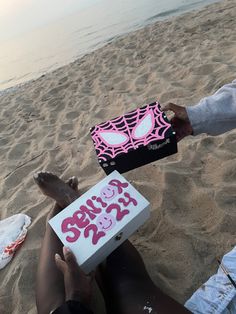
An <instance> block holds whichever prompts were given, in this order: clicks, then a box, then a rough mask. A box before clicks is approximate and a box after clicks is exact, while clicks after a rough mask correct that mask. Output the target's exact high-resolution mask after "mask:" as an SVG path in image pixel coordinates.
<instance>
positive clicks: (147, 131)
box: [90, 102, 177, 174]
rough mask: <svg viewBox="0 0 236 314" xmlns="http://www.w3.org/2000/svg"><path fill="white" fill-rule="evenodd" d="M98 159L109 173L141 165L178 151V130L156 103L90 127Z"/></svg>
mask: <svg viewBox="0 0 236 314" xmlns="http://www.w3.org/2000/svg"><path fill="white" fill-rule="evenodd" d="M90 132H91V136H92V139H93V142H94V146H95V149H96V153H97V156H98V161H99V163H100V165H101V166H102V168H103V169H104V171H105V172H106V174H109V173H111V172H112V171H114V170H117V171H118V172H120V173H123V172H126V171H129V170H132V169H135V168H138V167H140V166H143V165H146V164H148V163H150V162H153V161H155V160H158V159H161V158H164V157H166V156H169V155H172V154H175V153H176V152H177V142H176V136H175V132H174V130H173V128H172V126H171V124H170V122H169V121H168V119H167V117H166V115H165V113H164V112H163V111H161V107H160V104H159V103H158V102H154V103H152V104H149V105H146V106H144V107H142V108H138V109H136V110H133V111H131V112H129V113H126V114H125V115H123V116H119V117H117V118H114V119H111V120H109V121H106V122H103V123H101V124H98V125H96V126H94V127H92V128H91V130H90Z"/></svg>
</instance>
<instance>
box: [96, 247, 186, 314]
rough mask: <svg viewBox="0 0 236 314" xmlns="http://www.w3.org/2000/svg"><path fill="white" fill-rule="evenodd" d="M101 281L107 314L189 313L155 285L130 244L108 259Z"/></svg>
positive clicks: (120, 248) (117, 250)
mask: <svg viewBox="0 0 236 314" xmlns="http://www.w3.org/2000/svg"><path fill="white" fill-rule="evenodd" d="M100 279H102V281H103V292H104V286H105V295H104V298H105V302H106V305H107V310H108V313H109V314H130V313H135V314H139V313H140V314H141V313H142V314H143V313H152V314H157V313H158V314H173V313H178V314H182V313H190V312H189V311H188V310H187V309H185V308H184V307H183V306H182V305H180V304H179V303H177V302H176V301H175V300H173V299H172V298H170V297H169V296H167V295H165V294H164V293H163V292H162V291H161V290H160V289H159V288H158V287H156V286H155V284H154V283H153V282H152V280H151V278H150V277H149V275H148V273H147V271H146V269H145V265H144V263H143V260H142V258H141V256H140V254H139V253H138V251H137V250H136V249H135V248H134V246H133V245H132V244H131V243H130V242H129V241H125V242H124V243H123V244H122V245H121V246H120V247H119V248H118V249H116V250H115V251H114V252H113V253H112V254H111V255H110V256H109V257H108V258H107V263H106V266H105V268H104V269H103V271H102V272H101V274H100Z"/></svg>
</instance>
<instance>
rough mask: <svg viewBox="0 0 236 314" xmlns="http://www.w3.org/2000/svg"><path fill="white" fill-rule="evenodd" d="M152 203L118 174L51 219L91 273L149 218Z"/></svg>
mask: <svg viewBox="0 0 236 314" xmlns="http://www.w3.org/2000/svg"><path fill="white" fill-rule="evenodd" d="M149 215H150V212H149V202H148V201H147V200H146V199H145V198H144V197H143V196H142V195H141V194H140V193H139V192H138V191H137V190H136V189H135V188H134V187H133V186H132V185H131V184H130V183H129V182H128V181H127V180H126V179H125V178H124V177H123V176H121V175H120V174H119V173H118V172H117V171H113V172H112V173H111V174H110V175H108V176H107V177H106V178H105V179H103V180H102V181H100V182H99V183H97V184H96V185H95V186H94V187H92V188H91V189H90V190H89V191H87V192H86V193H85V194H83V195H82V196H80V197H79V198H78V199H77V200H75V201H74V202H73V203H71V204H70V205H69V206H68V207H66V208H65V209H64V210H62V211H61V212H60V213H59V214H58V215H56V216H55V217H53V218H52V219H50V220H49V224H50V225H51V227H52V228H53V229H54V231H55V232H56V234H57V235H58V237H59V238H60V240H61V241H62V242H63V244H64V245H65V246H66V247H69V248H70V249H71V250H72V252H73V253H74V254H75V256H76V259H77V262H78V264H79V265H80V266H81V268H82V269H83V270H84V272H86V273H89V272H90V271H92V270H93V269H95V267H96V266H97V265H98V264H99V263H101V262H102V261H103V260H104V259H105V258H106V257H107V256H108V255H109V254H110V253H111V252H112V251H114V250H115V249H116V248H117V247H118V246H119V245H120V244H121V243H122V242H124V241H125V240H126V239H128V238H129V236H130V235H131V234H132V233H134V232H135V231H136V230H137V229H138V228H139V227H140V226H141V225H142V224H143V223H144V222H145V221H146V220H147V219H148V218H149Z"/></svg>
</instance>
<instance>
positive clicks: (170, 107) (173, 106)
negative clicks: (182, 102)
mask: <svg viewBox="0 0 236 314" xmlns="http://www.w3.org/2000/svg"><path fill="white" fill-rule="evenodd" d="M180 108H181V107H180V106H178V105H176V104H173V103H172V102H168V103H167V104H164V105H163V106H161V109H162V110H163V111H169V110H170V111H173V112H174V113H178V112H179V110H180Z"/></svg>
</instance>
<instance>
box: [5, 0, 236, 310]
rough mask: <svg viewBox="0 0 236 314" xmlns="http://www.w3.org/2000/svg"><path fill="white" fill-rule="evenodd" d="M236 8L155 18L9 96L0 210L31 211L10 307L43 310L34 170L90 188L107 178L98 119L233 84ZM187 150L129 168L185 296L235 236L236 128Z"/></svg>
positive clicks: (192, 140) (163, 280) (170, 282)
mask: <svg viewBox="0 0 236 314" xmlns="http://www.w3.org/2000/svg"><path fill="white" fill-rule="evenodd" d="M235 16H236V6H235V1H234V0H226V1H222V2H220V3H217V4H213V5H210V6H208V7H205V8H204V9H202V10H201V11H194V12H191V13H187V14H184V15H182V16H179V17H173V18H171V19H169V20H167V21H162V22H157V23H155V24H153V25H150V26H148V27H145V28H144V29H141V30H139V31H136V32H134V33H130V34H128V35H127V36H125V37H122V38H121V39H118V40H116V41H115V42H113V43H110V44H108V45H106V46H105V47H103V48H101V49H99V50H97V51H95V52H93V53H91V54H89V55H87V56H85V57H83V58H82V59H80V60H78V61H76V62H74V63H71V64H69V65H67V66H65V67H62V68H60V69H58V70H56V71H54V72H52V73H48V74H46V75H45V76H43V77H41V78H39V79H37V80H35V81H32V82H29V83H28V84H26V85H24V86H22V87H20V88H19V89H17V90H12V91H9V92H8V93H6V94H4V95H2V96H1V97H0V108H1V113H0V121H1V122H0V130H1V138H0V143H1V151H0V172H1V183H0V191H1V192H0V195H1V197H0V208H1V218H6V217H8V216H11V215H13V214H16V213H20V212H21V213H25V214H27V215H29V216H30V217H32V225H31V227H30V229H29V232H28V236H27V239H26V241H25V243H24V244H23V246H22V247H21V249H20V250H19V251H18V253H17V254H16V256H15V257H14V259H13V260H12V262H11V263H10V264H9V265H8V266H7V267H6V268H4V269H3V270H1V271H0V313H3V314H6V313H13V314H18V313H30V314H33V313H36V307H35V273H36V268H37V263H38V256H39V250H40V245H41V241H42V237H43V234H44V230H45V219H46V216H47V213H48V211H49V209H50V208H51V207H52V201H51V200H49V199H46V198H45V197H44V196H43V195H42V194H41V193H40V192H39V190H38V188H37V186H36V185H35V184H34V181H33V178H32V177H33V174H34V172H36V171H39V170H47V171H51V172H53V173H56V174H57V175H59V176H61V177H62V178H63V179H67V178H68V177H70V176H72V175H77V176H78V177H79V188H80V190H81V192H85V191H86V190H87V189H89V188H90V187H91V186H92V185H94V184H95V183H96V182H98V181H99V180H100V179H102V178H103V177H104V176H105V174H104V172H103V170H102V169H101V168H100V167H99V165H98V162H97V159H96V155H95V151H94V147H93V144H92V141H91V138H90V135H89V128H90V127H91V126H93V125H95V124H96V123H99V122H103V121H105V120H107V119H110V118H113V117H116V116H117V115H120V114H123V113H125V112H127V111H129V110H132V109H135V108H137V107H138V106H142V105H143V104H145V103H149V102H152V101H154V100H156V99H158V100H160V102H161V103H165V102H166V101H172V102H176V103H178V104H183V105H193V104H195V103H196V102H197V101H199V100H200V99H201V98H202V97H204V96H207V95H210V94H212V93H214V91H216V90H217V89H218V88H219V87H220V86H222V85H223V84H225V83H227V82H231V81H232V80H233V79H234V78H235V76H236V53H235V52H236V33H235ZM178 149H179V152H178V154H176V155H173V156H171V157H168V158H166V159H162V160H160V161H157V162H154V163H152V164H149V165H147V166H144V167H142V168H139V169H138V170H134V171H131V172H129V173H127V174H125V177H126V178H127V179H128V180H130V181H132V183H133V184H134V185H135V186H136V188H137V189H138V190H139V191H140V192H141V193H142V194H143V195H144V196H145V197H146V198H147V199H149V200H150V202H151V205H152V213H151V219H150V220H149V221H148V222H147V223H146V224H145V225H144V226H143V227H142V228H141V229H140V230H139V231H138V232H137V233H136V234H135V235H134V236H133V237H132V242H133V244H134V245H135V246H136V247H137V248H138V250H139V251H140V252H141V254H142V256H143V258H144V261H145V264H146V266H147V269H148V271H149V273H150V275H151V277H152V278H153V280H154V282H155V283H156V284H157V285H158V286H159V287H160V288H161V289H162V290H163V291H165V292H166V293H168V294H169V295H170V296H172V297H173V298H175V299H176V300H178V301H179V302H181V303H184V302H185V301H186V300H187V299H188V298H189V297H190V296H191V294H192V293H193V292H194V290H195V289H197V288H198V287H199V286H200V285H201V284H202V283H203V282H204V281H205V280H206V279H207V278H208V277H209V276H210V275H212V274H213V273H214V272H215V271H216V269H217V262H216V257H221V256H222V255H223V254H224V253H226V252H227V251H229V250H230V249H231V248H232V247H233V246H234V245H235V244H236V240H235V226H236V202H235V200H236V199H235V186H236V162H235V157H236V132H235V131H232V132H230V133H227V134H225V135H223V136H218V137H209V136H205V135H202V136H198V137H189V138H186V139H184V140H183V141H182V142H180V143H179V147H178ZM45 280H46V278H45Z"/></svg>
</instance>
